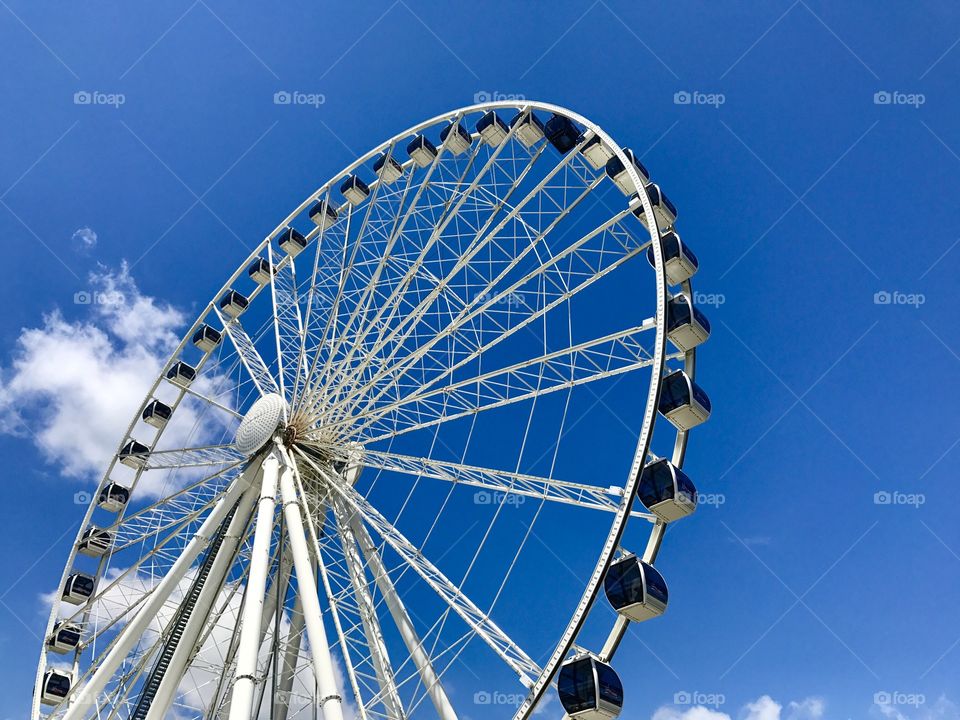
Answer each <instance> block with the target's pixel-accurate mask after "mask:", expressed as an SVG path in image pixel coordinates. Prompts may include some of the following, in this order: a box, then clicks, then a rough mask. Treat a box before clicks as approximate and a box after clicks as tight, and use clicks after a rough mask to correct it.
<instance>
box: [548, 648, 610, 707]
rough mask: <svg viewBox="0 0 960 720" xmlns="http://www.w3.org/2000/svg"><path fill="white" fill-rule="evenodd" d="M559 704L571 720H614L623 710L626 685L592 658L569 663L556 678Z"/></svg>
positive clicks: (568, 661)
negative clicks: (624, 686) (624, 687)
mask: <svg viewBox="0 0 960 720" xmlns="http://www.w3.org/2000/svg"><path fill="white" fill-rule="evenodd" d="M557 694H558V695H559V696H560V704H561V705H562V706H563V709H564V710H565V711H566V713H567V715H569V716H570V718H571V719H572V720H612V718H615V717H617V716H618V715H620V711H621V710H623V684H622V683H621V682H620V678H619V677H618V676H617V673H615V672H614V671H613V668H611V667H610V666H609V665H607V664H606V663H603V662H600V661H599V660H597V659H596V658H594V657H593V656H591V655H584V656H581V657H576V658H573V659H572V660H567V661H566V662H565V663H564V664H563V665H562V666H561V667H560V672H559V673H558V675H557Z"/></svg>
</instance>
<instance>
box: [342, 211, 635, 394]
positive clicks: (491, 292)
mask: <svg viewBox="0 0 960 720" xmlns="http://www.w3.org/2000/svg"><path fill="white" fill-rule="evenodd" d="M627 213H628V211H627V210H624V211H622V212H620V213H617V214H616V215H614V216H613V217H611V218H609V219H608V220H606V221H604V222H603V223H601V224H600V225H598V226H597V227H596V228H594V229H593V230H591V231H589V232H587V233H585V234H584V235H583V236H582V237H580V238H579V239H578V240H576V241H575V242H573V243H571V244H570V245H568V246H567V247H565V248H564V249H563V250H561V251H560V252H558V253H556V254H555V255H553V256H552V257H551V258H550V259H549V260H547V261H546V262H542V263H540V264H539V265H538V267H537V268H535V269H534V270H532V271H531V272H529V273H527V274H526V275H524V276H523V277H521V278H520V279H518V280H516V281H514V282H512V283H510V284H509V285H508V286H507V287H505V288H501V289H499V290H497V287H498V286H499V284H500V283H501V282H502V281H503V280H504V279H505V278H506V277H507V276H508V275H509V273H511V272H512V271H513V270H514V269H515V268H516V266H517V265H518V264H519V262H520V261H521V260H522V259H523V256H525V255H526V254H527V253H529V252H532V251H533V248H534V247H535V244H534V243H530V244H529V245H527V246H526V247H525V248H524V249H523V250H521V251H520V253H518V256H517V257H515V258H513V259H512V260H510V261H509V262H508V263H507V265H506V267H504V268H503V269H502V270H501V271H500V272H499V273H498V274H497V275H496V277H494V278H493V279H491V280H490V281H489V282H488V283H487V284H486V285H481V286H478V287H477V289H476V293H475V294H474V297H473V298H471V299H470V301H469V303H468V304H467V306H466V307H465V308H464V309H463V310H462V311H461V312H460V313H459V314H458V316H457V317H456V318H455V319H454V321H453V322H452V323H450V324H449V325H448V326H447V327H445V328H443V329H442V330H441V331H440V332H436V333H432V334H431V336H430V338H429V339H428V340H427V341H426V342H423V343H417V345H416V346H415V347H414V348H413V349H412V350H411V351H410V352H409V353H408V354H407V355H406V356H405V357H402V358H401V359H399V360H398V361H397V362H386V361H384V362H383V363H382V364H381V365H380V369H379V370H378V371H377V373H375V375H374V377H373V379H372V380H371V383H375V382H378V381H381V380H382V379H383V378H385V377H388V376H390V377H396V376H398V375H400V374H402V373H404V372H406V371H407V370H408V369H409V368H411V367H413V366H415V365H416V363H418V362H420V361H421V360H424V359H425V358H427V359H429V358H428V357H427V356H428V354H429V353H430V352H431V350H433V348H434V347H436V346H437V345H438V344H440V343H442V342H444V341H445V340H446V339H447V338H449V337H450V336H451V335H453V334H454V333H457V332H458V331H460V330H461V329H462V328H466V327H471V326H472V325H473V324H476V323H479V322H480V321H481V320H482V319H483V318H488V317H491V316H494V314H495V313H496V312H497V309H498V308H502V307H504V306H505V307H506V308H507V309H508V312H507V313H506V314H505V318H504V319H505V320H506V326H505V327H503V326H502V327H501V328H498V329H497V332H493V337H492V338H491V339H490V340H489V341H487V342H485V343H483V344H482V345H481V346H480V347H478V348H475V349H470V350H468V352H467V354H466V356H465V357H461V358H459V359H458V360H456V362H454V363H452V364H451V363H446V364H447V365H449V367H448V369H447V370H445V371H444V372H442V373H440V374H438V375H437V376H436V377H434V378H431V379H429V380H426V379H425V380H424V381H423V382H425V383H427V384H428V385H434V384H436V383H437V382H438V381H440V380H441V379H443V378H445V377H447V376H449V375H450V374H451V373H453V372H455V371H456V370H457V369H459V368H460V367H462V366H463V365H465V364H467V363H469V362H471V361H472V360H474V359H475V358H477V357H479V356H480V355H481V354H482V353H483V352H484V351H486V350H488V349H490V348H492V347H494V346H496V345H498V344H500V343H501V342H503V341H504V340H506V339H507V338H508V337H510V336H511V335H513V334H514V333H516V332H517V331H518V330H520V329H522V328H524V327H527V326H529V325H530V323H532V322H534V321H535V320H537V319H539V318H541V317H543V316H545V315H547V314H548V313H549V312H550V311H552V310H553V309H555V308H557V307H559V306H561V305H564V304H567V303H569V301H570V299H571V298H572V297H574V296H575V295H576V294H577V293H579V292H581V291H582V290H584V289H586V288H587V287H589V286H591V285H592V284H593V283H595V282H596V281H597V280H599V279H600V278H601V277H603V276H605V275H606V274H608V273H609V272H611V271H612V270H614V269H616V268H617V267H620V266H621V265H623V264H624V263H625V262H627V261H628V260H630V259H632V258H633V257H635V256H636V255H638V254H639V253H640V252H642V251H643V250H645V249H646V247H647V246H648V245H649V239H648V240H647V241H646V242H643V241H640V240H638V239H635V238H634V237H633V235H632V234H631V233H630V232H629V230H626V229H625V228H621V227H619V224H620V221H621V220H622V219H623V218H624V217H625V216H626V215H627ZM595 240H596V243H595V244H597V245H599V247H596V248H590V247H589V244H590V243H591V242H593V241H595ZM611 246H612V247H611ZM565 260H566V261H567V264H568V266H569V269H568V270H566V271H563V270H561V268H562V267H563V266H562V265H561V263H562V262H563V261H565ZM574 263H576V264H577V265H578V266H579V267H580V268H582V271H581V272H580V273H577V274H575V275H574V273H573V269H572V268H573V265H574ZM604 263H609V264H607V265H606V266H604ZM558 272H567V273H568V274H569V275H570V276H571V277H574V278H575V279H576V280H578V282H577V283H576V284H575V285H574V286H573V287H567V288H563V289H561V288H557V289H556V290H554V291H553V292H552V293H550V294H549V295H546V294H545V293H540V294H541V295H543V299H542V305H541V306H540V307H536V308H530V310H531V312H529V313H523V312H521V310H522V306H521V305H520V304H518V303H516V302H514V300H515V299H516V298H518V297H523V295H524V293H525V291H526V289H527V288H528V287H530V286H531V285H535V284H537V283H540V282H541V281H542V279H543V278H546V277H547V276H548V274H550V273H558ZM500 314H501V315H502V316H503V315H504V313H500ZM461 342H462V339H461ZM398 347H399V346H398ZM442 347H443V346H442V345H441V348H442ZM397 349H398V348H395V349H394V352H393V354H392V355H391V358H392V357H393V355H395V354H396V352H397ZM368 389H369V384H368V387H367V388H361V389H359V390H357V391H355V392H354V393H353V394H352V396H350V397H348V398H345V399H344V400H343V401H342V403H347V402H351V403H353V405H354V406H356V405H357V404H358V398H360V399H361V400H362V396H363V394H364V393H365V392H367V391H368ZM380 395H382V391H381V392H380V393H378V394H377V395H374V396H373V397H369V398H367V400H366V406H369V405H371V404H373V403H374V402H376V400H377V399H379V397H380ZM342 403H341V404H342ZM334 409H336V407H335V408H334ZM360 411H361V412H362V411H363V408H360Z"/></svg>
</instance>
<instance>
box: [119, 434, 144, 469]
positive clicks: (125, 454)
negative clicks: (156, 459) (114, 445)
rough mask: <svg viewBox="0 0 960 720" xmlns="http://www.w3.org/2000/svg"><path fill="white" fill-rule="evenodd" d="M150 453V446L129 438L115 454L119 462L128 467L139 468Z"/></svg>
mask: <svg viewBox="0 0 960 720" xmlns="http://www.w3.org/2000/svg"><path fill="white" fill-rule="evenodd" d="M149 454H150V448H148V447H147V446H146V445H144V444H143V443H140V442H137V441H136V440H130V441H129V442H128V443H127V444H126V445H124V446H123V448H122V449H121V450H120V454H119V455H118V456H117V457H118V458H119V460H120V462H121V463H123V464H124V465H126V466H127V467H128V468H133V469H134V470H139V469H140V468H142V467H143V466H144V465H146V463H147V456H148V455H149Z"/></svg>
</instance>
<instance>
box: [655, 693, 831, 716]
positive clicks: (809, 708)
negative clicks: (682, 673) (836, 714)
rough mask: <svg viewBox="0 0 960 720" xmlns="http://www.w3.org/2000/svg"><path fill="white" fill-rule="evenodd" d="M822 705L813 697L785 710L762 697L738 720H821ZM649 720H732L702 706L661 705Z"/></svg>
mask: <svg viewBox="0 0 960 720" xmlns="http://www.w3.org/2000/svg"><path fill="white" fill-rule="evenodd" d="M824 709H825V704H824V702H823V700H822V699H820V698H816V697H809V698H805V699H803V700H800V701H792V702H790V703H788V705H787V707H786V710H784V706H783V705H781V704H780V703H778V702H777V701H776V700H774V699H773V698H772V697H770V696H769V695H761V696H760V697H759V698H757V699H756V700H754V701H753V702H748V703H747V704H746V705H744V706H743V707H742V708H741V709H740V713H739V714H738V718H740V720H820V719H821V718H822V717H823V712H824ZM652 720H731V717H730V715H729V713H726V712H723V711H721V710H718V709H714V708H710V707H706V706H704V705H694V706H692V707H683V706H677V705H662V706H660V707H659V708H657V710H656V711H655V712H654V713H653V718H652Z"/></svg>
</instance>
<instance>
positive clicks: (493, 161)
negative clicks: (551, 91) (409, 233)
mask: <svg viewBox="0 0 960 720" xmlns="http://www.w3.org/2000/svg"><path fill="white" fill-rule="evenodd" d="M529 112H530V109H529V108H524V109H523V110H521V116H522V117H523V118H524V119H525V118H526V116H527V115H528V114H529ZM460 121H461V120H459V119H458V120H457V122H460ZM518 127H519V124H517V125H515V126H514V127H512V128H510V130H509V132H508V133H507V136H506V137H505V138H504V140H503V142H501V143H500V144H499V145H498V146H497V147H496V148H495V149H494V151H493V152H492V153H491V154H490V157H489V158H488V159H487V161H486V163H485V164H484V165H483V167H482V168H481V169H480V170H479V171H478V172H477V173H476V174H475V175H474V177H473V179H472V180H471V181H470V184H469V185H467V186H466V187H465V188H463V184H464V182H465V181H466V179H467V176H468V174H469V172H470V169H471V168H472V167H473V164H474V162H475V161H476V159H477V157H478V156H479V153H480V151H481V148H482V147H483V143H479V142H478V143H476V146H475V148H474V149H473V151H472V152H471V155H470V159H469V161H468V162H467V163H466V168H465V169H464V170H463V172H462V173H461V174H460V177H459V178H458V179H457V181H456V182H455V183H452V184H451V185H450V187H449V188H444V189H446V190H448V192H449V197H448V198H447V199H446V201H445V203H444V208H443V211H442V213H441V215H440V218H439V219H438V220H437V221H436V223H435V224H434V226H433V229H432V231H431V233H430V236H429V237H428V239H427V242H426V243H425V244H424V248H423V250H422V251H421V254H420V256H419V257H418V258H417V260H416V261H414V267H415V268H416V269H419V268H420V267H421V266H422V265H423V262H424V260H425V259H426V257H427V254H428V252H429V250H430V248H432V247H433V246H434V244H436V243H437V242H438V241H440V240H441V239H442V237H443V233H444V231H445V230H446V229H447V228H448V227H449V225H450V223H451V222H452V221H453V220H454V219H457V218H458V215H459V212H460V210H461V209H462V208H463V207H464V205H465V204H466V203H467V201H468V200H471V199H472V196H473V193H474V192H475V191H476V190H477V189H478V188H480V187H482V186H481V181H482V180H483V179H484V178H485V177H486V176H487V174H488V173H489V172H490V171H491V169H492V168H495V167H496V165H497V158H498V157H499V155H500V153H501V152H502V151H503V149H504V148H507V147H513V144H512V142H511V141H512V140H513V136H514V133H515V132H516V131H517V128H518ZM532 162H533V161H532V160H531V163H532ZM435 186H441V187H442V185H441V184H440V183H435ZM454 198H456V202H455V203H453V204H451V201H452V200H453V199H454ZM494 215H495V211H494V212H493V213H491V215H490V218H489V220H488V222H490V221H492V219H493V217H494ZM476 239H477V238H474V243H476ZM468 253H469V251H468ZM407 282H408V278H405V279H404V281H401V283H400V284H399V285H398V286H397V290H400V289H401V288H404V287H406V285H407ZM438 287H439V288H440V289H442V285H440V286H438ZM437 292H438V294H439V290H438V291H437ZM400 296H401V294H400V293H397V292H396V291H395V292H394V294H393V296H391V297H390V298H388V299H387V301H386V302H385V303H384V306H383V307H384V308H385V309H386V308H388V309H389V312H388V313H387V317H386V319H385V320H384V321H383V322H382V323H380V325H379V327H380V328H381V331H380V337H379V338H378V339H377V340H376V341H375V342H374V345H373V349H372V351H371V352H372V353H376V352H378V350H379V348H380V347H381V346H382V344H383V343H384V342H388V341H389V337H388V338H384V337H383V330H382V329H383V328H387V327H389V326H390V324H391V322H392V320H393V318H394V317H395V316H396V315H397V312H398V310H399V309H400ZM431 296H433V293H431ZM431 296H428V298H427V299H426V300H424V301H423V302H422V303H421V306H424V305H425V306H429V304H430V303H431V302H432V301H433V299H434V297H435V296H433V297H431ZM424 309H425V308H424ZM418 312H421V310H420V307H418V308H416V309H414V311H413V313H412V314H413V316H417V313H418ZM418 319H419V318H418V317H413V318H412V320H411V321H412V322H414V323H415V322H416V321H417V320H418ZM378 320H379V316H378V317H376V318H374V320H373V321H371V323H370V324H368V326H367V328H368V330H369V329H371V328H373V327H374V325H376V324H377V321H378ZM408 324H410V322H408V321H407V320H406V319H404V320H403V321H402V322H401V323H400V326H399V327H398V329H400V328H402V326H403V325H408ZM365 335H366V331H362V332H361V333H360V336H361V338H363V337H365ZM347 362H349V358H348V359H347Z"/></svg>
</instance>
